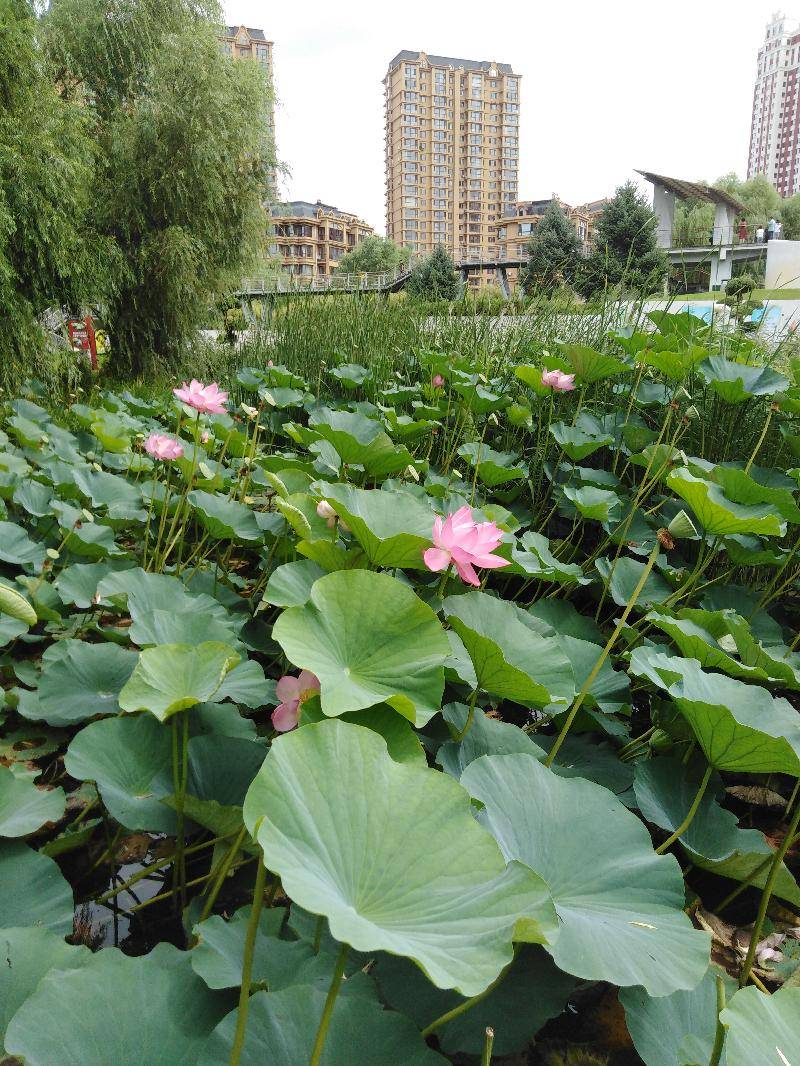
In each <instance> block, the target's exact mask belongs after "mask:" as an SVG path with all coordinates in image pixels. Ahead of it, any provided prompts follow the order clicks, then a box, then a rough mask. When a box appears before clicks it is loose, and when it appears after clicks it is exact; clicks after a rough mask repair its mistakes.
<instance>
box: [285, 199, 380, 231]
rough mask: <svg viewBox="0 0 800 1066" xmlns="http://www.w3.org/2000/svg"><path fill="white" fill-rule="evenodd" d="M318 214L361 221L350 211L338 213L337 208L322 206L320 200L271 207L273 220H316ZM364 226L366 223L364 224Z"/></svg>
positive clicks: (290, 201)
mask: <svg viewBox="0 0 800 1066" xmlns="http://www.w3.org/2000/svg"><path fill="white" fill-rule="evenodd" d="M320 212H322V214H324V215H333V216H334V218H342V219H356V220H358V221H361V220H360V219H359V217H358V215H356V214H354V213H353V212H352V211H340V210H339V208H338V207H334V206H333V205H332V204H324V203H323V202H322V200H317V201H316V202H315V203H311V201H310V200H288V201H286V202H285V203H282V204H273V205H272V215H273V218H316V217H317V216H318V215H319V214H320ZM364 225H367V223H366V222H365V223H364Z"/></svg>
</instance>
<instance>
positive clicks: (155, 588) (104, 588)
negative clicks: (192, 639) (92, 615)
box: [96, 566, 229, 623]
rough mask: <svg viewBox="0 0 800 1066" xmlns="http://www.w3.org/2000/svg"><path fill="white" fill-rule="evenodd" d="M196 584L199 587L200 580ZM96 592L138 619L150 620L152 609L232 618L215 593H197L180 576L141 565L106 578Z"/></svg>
mask: <svg viewBox="0 0 800 1066" xmlns="http://www.w3.org/2000/svg"><path fill="white" fill-rule="evenodd" d="M196 584H197V585H198V586H199V581H196ZM96 594H97V596H99V598H100V599H101V600H102V601H103V603H104V604H105V603H108V604H110V605H111V606H112V607H116V608H117V609H119V610H127V611H128V613H129V614H130V616H131V618H132V619H133V621H134V622H137V621H139V620H140V619H146V618H147V617H148V615H149V613H150V612H151V611H173V612H175V613H183V612H186V611H188V612H190V613H194V614H202V615H203V616H204V617H206V618H214V619H215V620H217V621H221V622H223V623H224V622H227V621H229V618H228V613H227V611H226V610H225V608H224V606H223V605H222V604H221V603H219V602H218V601H217V600H215V599H213V598H212V597H211V596H209V595H207V594H205V593H203V592H199V591H198V592H197V593H193V592H192V591H190V590H189V589H187V588H186V586H185V585H184V584H183V582H182V581H180V580H179V579H178V578H176V577H171V576H170V575H167V574H148V573H146V572H145V571H144V570H142V569H141V567H138V566H137V567H134V568H133V569H131V570H121V571H115V572H114V573H110V574H108V575H107V576H106V577H104V578H102V579H101V580H100V582H99V583H98V585H97V593H96Z"/></svg>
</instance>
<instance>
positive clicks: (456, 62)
mask: <svg viewBox="0 0 800 1066" xmlns="http://www.w3.org/2000/svg"><path fill="white" fill-rule="evenodd" d="M422 56H424V57H425V59H427V60H428V62H429V63H430V65H431V66H432V67H453V68H454V69H455V68H457V67H463V68H464V70H474V71H482V72H484V73H485V72H487V71H489V70H490V69H491V68H492V67H496V68H497V72H498V73H499V74H513V73H514V71H513V70H512V69H511V64H510V63H494V62H491V61H490V60H488V59H453V58H452V57H451V56H433V55H429V54H428V53H427V52H409V51H408V49H405V48H404V49H403V51H402V52H398V53H397V55H396V56H395V57H394V59H393V60H391V62H390V63H389V70H394V69H395V67H396V66H397V65H398V64H400V63H405V62H407V61H416V60H418V59H419V58H420V57H422Z"/></svg>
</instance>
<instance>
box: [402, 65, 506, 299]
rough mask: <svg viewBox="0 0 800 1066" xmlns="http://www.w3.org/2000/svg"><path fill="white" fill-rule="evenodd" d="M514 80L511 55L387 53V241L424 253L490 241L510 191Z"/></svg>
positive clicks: (475, 248) (460, 253)
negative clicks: (503, 59) (505, 59)
mask: <svg viewBox="0 0 800 1066" xmlns="http://www.w3.org/2000/svg"><path fill="white" fill-rule="evenodd" d="M519 83H520V78H519V75H516V74H514V72H513V70H512V69H511V67H510V66H509V64H508V63H494V62H488V61H486V60H472V59H450V58H448V57H446V56H434V55H427V54H426V53H425V52H408V51H403V52H398V54H397V55H396V56H395V57H394V59H393V60H392V61H391V63H390V64H389V69H388V71H387V73H386V77H385V78H384V86H385V107H386V232H387V234H388V236H389V237H391V238H392V240H393V241H395V242H396V243H397V244H400V245H402V246H404V247H406V248H410V249H411V250H412V252H419V253H423V254H427V253H429V252H431V251H433V249H434V248H435V247H436V245H438V244H442V245H444V246H445V248H447V250H448V251H449V252H450V253H451V255H453V257H454V258H456V259H460V258H467V257H472V258H475V257H476V256H477V255H479V254H480V253H481V252H489V251H490V250H492V249H493V248H494V246H495V245H496V241H497V227H496V223H497V222H498V220H499V219H500V218H501V216H502V214H503V209H504V206H505V205H508V204H513V203H515V202H516V200H517V181H518V172H519V171H518V164H519V102H520V101H519V98H520V84H519ZM488 277H491V273H490V274H488V275H487V278H488ZM471 281H472V283H473V284H480V283H481V279H480V278H478V277H474V278H473V279H471Z"/></svg>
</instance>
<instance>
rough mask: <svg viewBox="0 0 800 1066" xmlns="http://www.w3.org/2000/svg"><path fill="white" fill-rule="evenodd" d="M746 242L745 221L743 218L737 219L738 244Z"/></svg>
mask: <svg viewBox="0 0 800 1066" xmlns="http://www.w3.org/2000/svg"><path fill="white" fill-rule="evenodd" d="M746 240H747V220H746V219H744V218H740V219H739V244H744V243H745V241H746Z"/></svg>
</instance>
